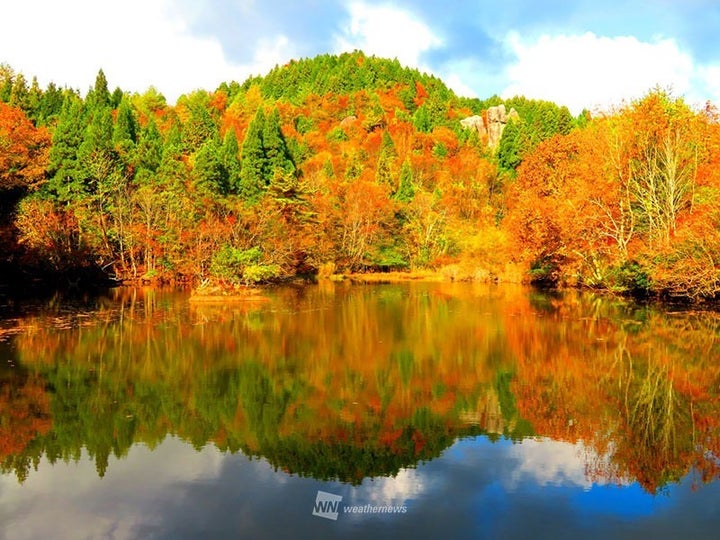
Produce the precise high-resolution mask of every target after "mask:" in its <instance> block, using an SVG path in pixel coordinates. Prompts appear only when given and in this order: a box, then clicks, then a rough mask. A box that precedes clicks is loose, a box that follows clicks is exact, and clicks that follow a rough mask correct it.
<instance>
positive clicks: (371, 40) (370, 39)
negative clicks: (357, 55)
mask: <svg viewBox="0 0 720 540" xmlns="http://www.w3.org/2000/svg"><path fill="white" fill-rule="evenodd" d="M348 11H349V13H350V22H349V23H348V24H347V25H346V26H344V27H343V28H342V29H341V31H342V34H341V35H337V36H335V48H336V50H337V52H347V51H352V50H354V49H361V50H362V51H363V52H365V53H366V54H374V55H376V56H381V57H386V58H397V59H398V60H399V61H400V63H402V64H403V65H406V66H411V67H416V68H421V69H422V66H421V58H420V57H421V55H422V54H423V53H424V52H426V51H428V50H430V49H433V48H436V47H440V46H441V45H442V40H441V39H440V38H439V37H437V36H436V35H435V34H434V33H433V31H432V30H431V29H430V27H428V26H427V25H426V24H425V23H424V22H422V21H421V20H419V19H418V18H417V17H415V16H414V15H413V14H412V13H409V12H407V11H403V10H401V9H399V8H396V7H393V6H389V5H385V6H370V5H368V4H365V3H364V2H353V3H351V4H350V5H349V6H348Z"/></svg>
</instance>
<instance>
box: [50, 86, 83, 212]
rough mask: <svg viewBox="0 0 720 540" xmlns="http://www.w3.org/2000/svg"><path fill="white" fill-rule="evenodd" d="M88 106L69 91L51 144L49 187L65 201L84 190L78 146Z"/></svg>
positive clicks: (81, 137)
mask: <svg viewBox="0 0 720 540" xmlns="http://www.w3.org/2000/svg"><path fill="white" fill-rule="evenodd" d="M85 116H86V115H85V108H84V106H83V102H82V100H81V99H80V98H79V97H78V96H77V95H75V94H74V93H72V92H67V93H66V95H65V99H64V102H63V107H62V110H61V112H60V116H59V117H58V123H57V126H56V127H55V131H54V132H53V138H52V146H51V147H50V163H49V165H48V174H49V175H50V181H49V182H48V189H49V190H50V191H51V192H54V193H55V194H56V195H57V196H59V197H60V198H61V199H63V200H67V199H68V198H70V197H71V196H72V194H73V193H77V192H78V191H80V190H81V182H82V174H81V172H80V164H79V162H78V149H79V148H80V144H81V143H82V140H83V136H84V133H85V127H86V125H85V122H86V120H85Z"/></svg>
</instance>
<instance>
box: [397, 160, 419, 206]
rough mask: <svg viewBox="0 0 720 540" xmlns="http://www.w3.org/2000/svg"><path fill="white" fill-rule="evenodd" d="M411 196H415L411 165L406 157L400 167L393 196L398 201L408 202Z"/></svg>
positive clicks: (411, 198)
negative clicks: (396, 187) (398, 178)
mask: <svg viewBox="0 0 720 540" xmlns="http://www.w3.org/2000/svg"><path fill="white" fill-rule="evenodd" d="M413 197H415V186H414V185H413V173H412V167H410V161H409V160H408V159H407V158H406V159H405V161H403V164H402V167H401V168H400V181H399V182H398V189H397V192H396V193H395V196H394V198H395V200H398V201H400V202H404V203H408V202H410V201H412V200H413Z"/></svg>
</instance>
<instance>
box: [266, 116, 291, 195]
mask: <svg viewBox="0 0 720 540" xmlns="http://www.w3.org/2000/svg"><path fill="white" fill-rule="evenodd" d="M262 143H263V150H264V152H265V160H266V161H265V170H264V177H265V184H266V185H269V184H270V182H272V180H273V178H275V176H278V175H279V176H286V175H288V176H292V175H294V174H295V164H294V163H293V160H292V158H291V157H290V152H289V151H288V147H287V144H286V143H285V136H284V135H283V133H282V130H281V129H280V112H279V111H278V110H277V107H276V108H274V109H273V110H272V112H271V113H270V116H268V117H267V119H266V120H265V125H264V126H263V134H262Z"/></svg>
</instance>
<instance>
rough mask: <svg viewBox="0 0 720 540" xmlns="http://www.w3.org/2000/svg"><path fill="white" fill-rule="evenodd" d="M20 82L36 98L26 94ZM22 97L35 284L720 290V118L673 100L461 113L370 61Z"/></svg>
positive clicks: (10, 120)
mask: <svg viewBox="0 0 720 540" xmlns="http://www.w3.org/2000/svg"><path fill="white" fill-rule="evenodd" d="M2 73H3V75H2V77H4V78H5V79H6V80H5V81H4V86H3V87H4V88H9V89H13V88H16V87H17V88H18V90H17V92H19V93H20V94H23V93H22V92H20V89H21V87H22V84H19V83H17V80H20V79H19V77H20V76H19V75H18V76H15V75H13V73H12V71H11V70H9V71H8V70H7V69H6V70H4V71H3V72H2ZM8 81H9V82H8ZM13 82H15V83H17V84H11V83H13ZM21 82H22V80H21ZM13 92H15V90H11V91H9V92H6V93H7V96H6V98H7V101H8V103H12V105H9V104H4V103H3V104H2V105H1V106H0V142H1V144H2V152H0V182H1V183H2V185H3V186H5V188H6V189H7V188H9V187H17V186H25V187H27V186H33V187H39V189H38V192H37V193H34V194H32V196H29V197H28V198H27V199H26V200H24V201H23V202H22V204H21V205H20V206H19V208H18V210H19V213H18V215H17V218H16V220H15V221H16V223H15V226H17V227H18V229H19V235H18V236H19V241H20V244H21V245H22V246H23V249H24V250H25V256H24V257H18V258H17V260H19V261H24V264H29V265H32V263H33V258H34V263H35V264H36V266H39V267H43V268H46V269H48V268H50V269H52V270H53V271H55V272H61V271H62V272H65V273H68V272H69V273H72V271H73V268H75V267H78V268H86V269H89V268H93V267H94V268H95V269H96V270H98V271H101V272H104V273H105V274H107V275H112V276H114V277H116V278H117V279H120V280H135V281H138V280H144V281H154V280H160V281H177V280H180V281H188V282H194V283H198V282H206V281H208V280H215V281H222V282H223V283H225V284H226V285H231V284H233V283H234V284H240V283H249V282H252V281H266V280H272V279H278V278H283V277H288V276H293V275H297V274H312V273H317V272H320V270H321V269H329V268H332V269H334V270H335V271H336V272H357V271H364V272H378V271H387V270H417V269H424V270H425V269H429V270H434V271H438V272H441V273H442V274H443V275H444V276H447V277H449V278H451V279H477V280H489V281H494V280H519V279H525V280H530V281H536V282H543V283H546V284H555V285H557V284H561V285H562V284H564V285H580V286H586V287H593V288H608V289H612V290H616V291H626V292H634V293H640V294H662V295H668V296H673V297H683V298H696V299H700V298H712V297H715V296H716V295H717V293H718V292H719V291H720V281H719V279H718V278H719V275H720V274H719V269H720V266H718V265H719V264H720V263H719V262H718V260H719V259H718V257H720V244H718V241H719V239H718V235H717V225H718V224H719V223H720V216H718V213H717V210H716V209H717V207H718V196H720V195H719V192H718V189H719V187H720V184H718V182H720V180H719V179H718V175H717V172H716V171H717V170H718V167H717V165H718V163H717V162H718V159H719V158H718V153H719V152H720V143H719V142H718V138H719V137H720V135H719V132H718V115H717V113H716V111H715V109H714V108H713V107H712V106H711V105H708V106H707V107H706V108H705V109H703V110H695V109H693V108H691V107H690V106H689V105H687V104H686V103H685V102H684V101H683V100H682V99H681V98H676V97H674V96H672V95H670V94H668V93H667V92H664V91H662V90H660V89H655V90H652V91H650V92H649V93H648V94H647V95H646V96H645V97H643V98H642V99H639V100H637V101H634V102H632V103H630V104H627V105H625V106H623V107H620V108H618V109H616V110H612V111H607V112H604V113H598V114H596V115H595V116H591V115H589V114H588V113H585V112H584V113H583V114H581V115H580V116H579V117H578V118H573V117H572V116H571V115H570V113H569V111H568V110H567V108H565V107H560V106H558V105H556V104H554V103H550V102H545V101H538V100H530V99H527V98H524V97H515V98H511V99H508V100H505V102H504V103H502V100H500V99H499V98H497V97H492V98H490V99H488V100H485V101H481V100H478V99H466V98H459V97H457V96H456V95H455V94H454V93H453V92H452V91H451V90H449V89H448V88H447V87H446V86H445V85H444V84H443V83H442V81H440V80H438V79H437V78H435V77H432V76H430V75H427V74H423V73H420V72H418V71H417V70H412V69H407V68H403V67H402V66H400V64H399V63H398V62H397V61H389V60H383V59H379V58H374V57H367V56H365V55H364V54H363V53H361V52H354V53H352V54H342V55H339V56H332V55H323V56H319V57H316V58H313V59H303V60H298V61H293V62H290V63H288V64H287V65H285V66H282V67H277V68H275V69H273V70H272V71H271V72H270V73H268V74H267V75H266V76H264V77H254V78H251V79H248V80H247V81H245V82H243V83H242V84H240V83H238V82H229V83H223V84H222V85H220V87H218V88H217V89H216V90H215V91H204V90H198V91H195V92H193V93H191V94H187V95H184V96H181V97H180V98H179V99H178V101H177V103H176V104H175V105H168V104H167V103H166V101H165V99H164V97H163V96H162V95H160V94H159V93H158V92H157V91H156V90H154V89H150V90H148V91H147V92H146V93H144V94H141V95H138V94H132V95H131V94H128V93H125V92H122V91H121V90H119V89H117V90H115V91H114V92H110V91H109V89H108V83H107V80H106V78H105V75H104V73H103V72H102V71H101V72H100V73H99V74H98V77H97V80H96V83H95V85H94V87H93V88H92V89H91V90H90V91H89V92H88V93H87V95H86V96H85V97H81V96H80V95H79V93H77V92H74V91H72V90H59V89H58V88H56V87H54V86H49V87H48V89H47V90H46V91H44V92H43V91H40V90H39V89H37V88H35V90H34V92H35V93H34V94H33V96H34V99H33V100H32V102H31V101H30V100H22V99H19V98H18V97H17V96H15V97H13ZM17 92H16V93H17ZM23 95H25V94H23ZM501 103H502V104H503V105H504V106H505V107H506V109H514V111H515V113H517V114H513V115H508V119H507V124H506V125H505V126H504V130H503V131H502V137H501V139H500V141H499V142H498V143H497V145H496V146H493V147H490V146H489V145H488V139H487V135H486V134H483V132H482V131H476V130H474V129H468V128H465V127H463V126H462V124H461V123H460V120H461V119H463V118H465V117H467V116H470V115H477V116H478V117H480V118H482V119H484V120H483V121H484V122H487V121H489V120H488V119H489V118H490V115H489V113H488V111H489V109H490V107H493V106H496V105H500V104H501ZM49 137H51V144H50V145H49V144H48V138H49ZM44 213H48V215H50V216H54V217H53V219H49V220H48V221H47V225H45V224H43V223H42V222H38V220H37V219H36V217H37V216H38V215H40V214H44ZM56 218H57V219H56ZM58 224H61V225H58ZM58 227H59V228H58ZM49 239H54V240H52V241H51V240H49ZM70 244H72V245H70ZM244 252H252V253H256V254H257V256H256V257H255V258H254V261H253V263H252V266H253V270H252V271H248V272H245V271H244V270H242V268H240V266H238V265H235V266H234V268H235V270H232V268H230V266H233V265H232V264H230V266H228V265H225V266H224V267H223V265H222V264H221V262H222V261H223V260H226V259H227V257H225V255H227V254H228V253H244ZM223 254H224V255H223ZM61 269H62V270H61ZM233 272H235V273H233Z"/></svg>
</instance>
